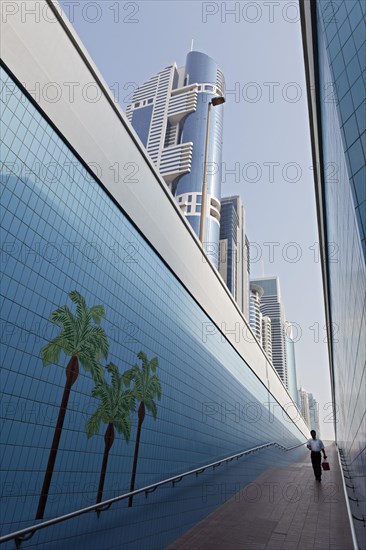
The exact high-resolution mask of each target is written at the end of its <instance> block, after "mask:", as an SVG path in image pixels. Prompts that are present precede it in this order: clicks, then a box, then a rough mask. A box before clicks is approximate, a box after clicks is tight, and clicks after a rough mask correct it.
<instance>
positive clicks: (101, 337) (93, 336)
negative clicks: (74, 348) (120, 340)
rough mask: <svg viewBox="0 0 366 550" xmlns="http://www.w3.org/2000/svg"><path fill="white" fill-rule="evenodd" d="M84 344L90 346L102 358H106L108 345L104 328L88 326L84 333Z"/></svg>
mask: <svg viewBox="0 0 366 550" xmlns="http://www.w3.org/2000/svg"><path fill="white" fill-rule="evenodd" d="M86 342H87V343H88V345H92V346H93V347H94V349H95V350H96V351H98V352H100V354H101V356H102V357H107V355H108V351H109V343H108V337H107V334H106V332H105V330H104V328H102V327H91V326H89V328H88V331H87V332H86Z"/></svg>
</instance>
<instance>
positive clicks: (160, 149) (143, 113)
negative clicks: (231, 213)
mask: <svg viewBox="0 0 366 550" xmlns="http://www.w3.org/2000/svg"><path fill="white" fill-rule="evenodd" d="M223 93H224V76H223V74H222V72H221V70H220V69H219V68H218V66H217V64H216V63H215V61H214V60H213V59H212V58H211V57H209V56H208V55H206V54H204V53H201V52H196V51H191V52H189V53H188V55H187V58H186V64H185V66H184V67H177V65H176V64H175V63H174V64H173V65H171V66H169V67H166V68H165V69H164V70H163V71H161V72H159V73H158V74H157V75H155V76H153V77H152V78H150V79H149V80H148V81H147V82H145V83H144V84H142V85H141V86H139V87H138V88H137V89H136V90H135V91H134V93H133V96H132V103H131V104H130V105H128V107H127V109H126V115H127V117H128V119H129V120H130V122H131V124H132V126H133V127H134V129H135V130H136V132H137V134H138V135H139V137H140V139H141V141H142V143H143V144H144V146H145V147H146V150H147V151H148V153H149V154H150V156H151V158H152V160H153V162H154V164H155V166H156V167H157V169H158V170H159V172H160V173H161V175H162V176H163V178H164V179H165V181H166V182H167V184H168V185H169V188H170V189H171V191H172V193H173V195H174V196H175V197H176V200H177V201H178V203H179V205H180V208H181V210H182V212H183V213H184V215H185V216H186V218H187V220H188V222H189V223H190V225H191V226H192V228H193V230H194V231H195V233H196V235H197V236H198V235H199V230H200V219H201V206H202V204H201V203H202V183H203V177H204V164H205V148H206V140H207V139H208V153H207V176H206V177H207V204H208V206H207V211H206V212H207V213H206V220H205V235H204V241H205V243H207V244H206V251H207V253H208V255H209V256H210V258H211V259H212V261H213V263H214V265H215V266H216V267H217V266H218V254H219V236H220V197H221V166H222V131H223V107H222V106H220V105H219V106H216V107H215V108H213V109H211V116H210V127H209V128H207V117H208V106H209V103H210V101H211V100H212V99H213V98H215V97H219V96H223ZM206 132H207V134H208V135H206Z"/></svg>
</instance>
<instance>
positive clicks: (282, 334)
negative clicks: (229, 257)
mask: <svg viewBox="0 0 366 550" xmlns="http://www.w3.org/2000/svg"><path fill="white" fill-rule="evenodd" d="M251 283H253V285H257V286H259V287H261V288H262V289H263V294H262V296H261V297H260V310H261V313H262V315H265V316H268V317H269V318H270V320H271V332H272V361H273V366H274V368H275V369H276V371H277V372H278V374H279V376H280V378H281V380H282V382H283V383H284V385H285V386H286V387H288V380H287V354H286V327H285V311H284V307H283V304H282V303H281V293H280V282H279V279H278V277H257V278H253V279H251Z"/></svg>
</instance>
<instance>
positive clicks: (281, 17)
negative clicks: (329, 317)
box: [60, 0, 333, 439]
mask: <svg viewBox="0 0 366 550" xmlns="http://www.w3.org/2000/svg"><path fill="white" fill-rule="evenodd" d="M60 3H61V5H62V6H63V8H64V10H65V13H66V14H67V16H68V17H69V19H70V20H71V22H72V24H73V26H74V27H75V29H76V31H77V33H78V34H79V36H80V38H81V40H82V41H83V43H84V45H85V46H86V48H87V50H88V52H89V54H90V56H91V57H92V58H93V60H94V62H95V63H96V65H97V67H98V68H99V70H100V72H101V73H102V75H103V77H104V79H105V81H106V82H107V83H108V85H109V86H110V87H111V88H112V89H113V90H114V93H115V95H116V97H118V99H119V103H120V105H121V107H122V109H125V108H126V105H127V104H128V103H129V102H130V100H131V93H132V92H133V90H134V89H135V88H136V86H137V85H139V84H141V83H142V82H144V81H145V80H147V79H148V78H149V77H151V76H153V75H154V74H156V73H157V72H158V71H160V70H161V69H163V68H164V67H166V66H167V65H170V64H171V63H172V62H174V61H176V62H177V64H178V66H181V65H184V64H185V57H186V54H187V53H188V51H189V50H190V48H191V41H192V39H194V49H195V50H198V51H202V52H205V53H207V54H208V55H210V56H211V57H213V58H214V59H215V60H216V61H217V63H218V65H219V66H220V68H221V69H222V71H223V72H224V75H225V79H226V104H225V107H224V108H225V114H224V149H223V161H224V164H223V186H222V194H223V195H229V194H239V195H240V196H241V197H242V200H243V203H244V206H245V210H246V232H247V235H248V238H249V240H250V241H251V243H252V247H251V255H252V258H253V261H252V263H251V272H252V275H254V276H260V275H278V276H279V278H280V286H281V293H282V301H283V304H284V306H285V310H286V317H287V319H288V320H289V321H292V322H294V323H295V334H294V336H295V338H296V340H297V344H296V350H295V353H296V361H297V373H298V383H299V384H300V383H301V384H302V386H303V387H304V388H305V389H306V390H307V391H308V392H312V393H313V394H314V396H315V398H316V399H318V401H319V403H320V413H321V432H322V437H323V438H324V439H326V438H333V429H332V424H331V422H330V418H331V408H330V386H329V370H328V356H327V345H326V342H325V340H326V331H325V318H324V306H323V296H322V285H321V270H320V263H319V246H318V233H317V226H316V211H315V198H314V186H313V172H312V169H311V164H312V162H311V150H310V138H309V129H308V118H307V103H306V88H305V77H304V67H303V56H302V43H301V32H300V21H299V19H300V18H299V8H298V3H297V2H296V1H286V0H278V1H273V2H272V1H270V0H268V1H264V0H256V1H255V2H254V1H241V2H221V1H220V2H201V1H196V0H190V1H187V0H186V1H177V0H174V1H169V0H167V1H156V0H145V1H136V2H135V1H133V2H129V1H128V2H125V1H119V0H117V1H116V0H101V1H88V0H81V1H79V2H75V1H69V0H60ZM254 260H255V261H254Z"/></svg>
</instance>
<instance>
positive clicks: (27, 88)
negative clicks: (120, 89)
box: [0, 0, 307, 550]
mask: <svg viewBox="0 0 366 550" xmlns="http://www.w3.org/2000/svg"><path fill="white" fill-rule="evenodd" d="M44 5H46V2H44ZM37 6H39V1H38V0H28V2H27V9H32V8H33V9H37ZM47 7H48V8H49V10H50V12H49V14H50V13H52V14H53V16H54V18H52V19H51V18H50V17H48V18H47V19H45V18H44V19H42V20H41V21H36V19H35V18H34V17H33V18H32V17H31V18H29V19H27V22H26V23H24V21H23V20H22V14H21V12H20V11H19V12H18V13H14V14H13V16H12V17H9V18H8V20H7V22H3V21H2V28H1V32H2V38H3V48H2V60H1V74H0V91H1V98H0V99H1V113H2V115H1V116H2V136H1V138H2V144H1V145H2V146H1V193H2V200H1V205H2V210H1V227H2V249H1V263H2V271H3V282H2V285H1V326H2V351H3V365H2V373H1V374H2V384H1V388H2V392H3V397H2V407H1V416H2V418H1V423H2V437H1V453H2V461H1V462H2V478H1V490H2V499H3V500H2V525H1V535H5V534H8V533H11V532H14V531H16V530H18V529H21V528H25V527H28V526H31V525H34V524H35V523H36V520H35V517H36V510H37V504H38V502H39V498H40V493H41V490H42V482H43V480H44V477H45V471H46V468H47V457H48V454H49V450H50V447H51V445H52V441H53V436H54V433H55V427H56V422H57V418H58V414H59V410H60V405H61V402H62V401H61V400H62V396H63V391H64V387H65V367H66V365H67V362H68V357H67V356H65V355H64V354H63V353H62V354H61V355H60V356H59V357H58V358H56V357H54V358H53V362H52V364H49V365H48V366H43V364H42V358H41V349H42V347H43V346H44V345H46V344H47V343H49V342H50V341H52V340H53V339H55V338H56V336H57V335H58V333H59V327H58V326H57V323H55V322H51V321H50V316H51V314H52V312H54V311H56V310H57V309H58V308H62V306H64V305H67V306H68V307H69V308H70V310H71V311H72V313H77V310H75V309H74V306H73V304H72V302H71V300H70V299H69V297H68V295H69V293H70V292H72V291H75V290H76V291H77V292H79V293H80V294H81V295H82V296H83V297H84V298H85V300H86V304H87V305H88V306H89V307H91V306H93V305H95V304H101V305H103V307H104V309H105V318H103V319H102V321H101V327H102V328H103V329H104V330H105V333H106V335H107V338H108V341H109V352H108V356H107V358H105V361H104V359H101V360H100V362H101V364H102V366H103V369H104V364H105V363H107V362H108V363H109V362H113V363H114V364H115V365H116V366H117V367H118V369H119V371H120V373H124V372H125V370H126V369H129V368H130V367H131V366H132V365H133V364H134V363H136V362H137V353H139V352H140V351H141V350H142V351H143V352H145V353H146V355H147V356H148V358H149V359H150V358H152V357H157V358H158V362H159V364H158V368H157V375H158V377H159V380H160V383H161V389H162V395H161V399H160V400H159V399H156V404H157V418H156V420H154V419H153V416H152V415H151V414H149V413H148V414H146V418H145V421H144V425H143V428H142V432H141V439H140V448H139V458H138V464H137V474H136V485H135V487H136V488H141V487H144V486H146V485H147V484H149V483H155V482H158V481H161V480H163V479H166V478H168V477H170V476H172V475H178V474H180V473H182V472H185V471H187V470H191V469H192V468H197V467H201V466H203V465H205V464H207V463H210V462H212V461H215V460H216V459H217V460H220V459H221V458H223V457H226V456H229V455H231V454H234V453H237V452H240V451H243V450H246V449H250V448H253V447H255V446H257V445H261V444H263V443H269V442H278V443H280V444H281V445H284V446H285V447H287V448H289V447H292V446H294V445H298V444H301V443H303V442H304V441H305V439H306V436H307V433H306V426H305V425H304V422H303V420H302V419H301V418H298V415H297V413H296V410H294V409H293V408H291V407H289V400H288V394H287V392H286V391H285V389H284V387H283V385H282V383H281V381H280V379H279V377H278V375H277V373H276V372H275V370H274V369H273V368H272V367H271V365H270V364H269V363H268V361H267V360H266V357H265V355H264V353H263V351H262V350H261V348H260V346H259V345H257V344H256V342H250V343H248V342H247V341H245V340H244V339H243V338H241V337H240V338H237V334H238V333H237V331H234V332H233V330H231V328H232V324H233V325H234V326H235V327H236V326H238V328H239V331H241V329H242V328H243V326H244V325H245V319H244V317H243V316H242V314H241V313H240V312H239V310H238V308H237V307H236V306H235V304H234V303H233V300H232V296H231V295H230V293H229V291H228V289H227V287H226V285H224V283H223V282H222V279H221V278H220V277H219V276H218V274H217V271H216V270H215V268H214V267H213V266H212V265H211V263H210V262H206V263H205V262H202V248H201V246H200V243H199V242H198V239H196V238H195V236H194V234H193V231H192V229H191V228H190V227H189V225H188V224H187V223H185V219H184V217H183V215H182V213H181V211H180V209H179V207H178V205H177V204H176V202H175V200H174V199H173V197H172V196H171V193H170V192H169V190H168V189H167V186H166V183H165V182H164V181H163V180H162V178H161V177H160V175H159V173H158V172H157V171H156V169H155V167H154V165H153V164H152V163H151V160H150V158H149V157H148V155H147V154H146V152H145V150H144V149H143V147H142V146H141V145H140V142H139V140H137V139H136V137H135V132H134V131H133V129H132V128H131V127H130V124H129V123H128V121H127V120H126V119H125V117H124V115H123V113H122V112H121V111H120V109H119V107H118V106H117V105H116V104H115V102H114V100H113V97H112V94H111V92H110V91H108V89H107V88H106V87H104V85H103V79H102V78H101V76H100V75H99V73H98V71H97V69H96V68H95V66H94V65H93V64H92V62H91V61H90V58H89V56H88V55H87V52H86V51H85V49H84V47H83V45H82V44H81V42H80V41H79V39H78V37H77V36H76V35H75V32H74V31H73V29H72V28H71V26H70V25H69V23H68V22H67V20H66V18H65V17H62V16H61V15H60V13H59V11H58V9H56V7H55V5H54V3H53V2H51V1H50V2H47ZM44 44H48V48H45V47H44ZM50 51H52V56H50V55H49V52H50ZM75 81H78V82H79V83H80V87H81V88H82V87H85V86H90V83H91V82H93V85H94V86H96V87H97V88H98V90H99V91H100V100H99V101H98V102H88V101H86V100H85V95H84V96H83V95H82V94H80V96H77V94H76V95H75V98H74V100H73V101H71V99H70V97H69V96H68V95H64V96H63V97H62V98H61V99H60V101H58V102H51V101H47V99H46V95H45V94H44V93H40V94H39V95H37V94H35V93H34V90H35V89H36V90H37V89H40V90H43V91H44V90H45V89H46V87H47V86H50V83H51V84H54V83H63V82H75ZM37 87H38V88H37ZM118 166H119V167H120V171H121V173H120V178H118V175H119V174H118V173H117V172H116V167H118ZM131 168H132V169H133V174H134V176H133V177H132V176H131V172H132V170H131ZM131 178H132V179H131ZM116 180H117V181H116ZM149 204H155V205H159V215H157V214H156V212H155V211H151V210H149V209H148V208H146V205H149ZM166 227H169V232H170V234H169V237H170V238H169V239H167V234H166ZM177 243H179V244H180V247H179V249H177ZM187 257H189V258H190V262H189V266H187V261H186V258H187ZM202 281H204V285H202ZM212 296H214V297H215V300H212ZM62 311H63V312H64V314H65V315H66V312H67V311H68V310H66V309H65V308H64V309H63V310H62ZM53 320H54V321H57V317H56V318H55V317H53ZM103 371H104V372H105V374H104V376H105V379H106V382H107V383H108V384H111V383H112V382H113V380H111V378H110V376H109V375H108V372H107V371H106V370H105V369H104V370H103ZM94 386H95V381H94V379H93V377H92V376H91V374H90V372H89V371H88V370H84V369H83V368H81V367H80V373H79V376H78V378H77V380H76V381H75V383H74V385H73V386H72V388H71V391H70V397H69V402H68V407H67V410H66V414H65V419H64V423H63V426H62V429H61V432H60V440H59V446H58V452H57V457H56V460H55V463H54V468H53V477H52V481H51V484H50V488H49V492H48V500H47V503H46V507H45V513H44V520H47V519H49V518H55V517H57V516H60V515H62V514H66V513H68V512H72V511H74V510H78V509H81V508H84V507H87V506H89V505H91V504H94V503H95V502H96V496H97V490H98V480H99V476H100V474H101V466H102V462H103V457H104V446H105V440H104V432H105V427H106V426H105V425H104V424H103V422H102V423H101V425H100V428H99V431H98V430H97V431H96V434H95V435H94V436H93V437H91V438H88V437H87V433H86V424H87V422H88V420H89V419H90V417H91V415H93V413H94V412H95V410H96V408H97V406H98V404H99V401H98V399H97V398H96V396H95V393H94V394H93V389H94ZM131 422H132V428H131V438H130V442H129V443H127V442H126V441H125V440H124V438H123V437H122V436H121V435H119V434H117V433H116V434H115V440H114V443H113V446H112V447H111V450H110V452H109V458H108V468H107V471H106V473H105V480H104V490H103V499H108V498H110V497H114V496H117V495H120V494H123V493H126V492H127V491H128V490H129V487H130V480H131V471H132V461H133V456H134V444H135V441H136V433H137V413H136V412H134V413H132V412H131ZM306 453H307V451H306V450H305V449H303V448H297V449H294V450H290V451H289V452H287V453H286V452H284V451H283V450H282V449H279V448H276V447H273V446H272V447H270V448H268V449H267V450H263V451H260V452H258V453H256V454H255V455H253V456H252V455H250V456H249V457H247V458H245V459H243V460H242V461H240V460H239V461H237V462H236V461H235V462H233V463H232V464H231V466H229V465H228V467H227V468H220V469H217V471H216V470H215V471H213V470H212V469H211V470H207V471H205V472H203V473H202V474H201V475H200V476H198V477H197V478H196V477H195V476H192V477H191V478H190V479H183V480H182V481H181V482H180V483H179V484H178V485H177V486H176V487H172V486H171V485H169V486H168V485H167V486H165V487H164V488H161V489H159V490H157V491H155V492H154V493H151V494H149V495H148V498H147V499H145V497H144V495H139V496H136V497H135V498H134V502H133V506H132V507H131V508H128V507H127V502H126V500H124V501H121V502H120V503H118V504H115V505H114V506H112V507H111V508H110V509H109V510H108V511H103V512H102V513H101V514H100V516H99V517H98V516H97V514H95V513H88V514H85V515H82V516H78V517H77V518H75V519H73V520H69V521H67V522H66V523H62V524H59V525H56V526H53V527H48V528H46V529H43V530H42V531H38V532H37V533H36V534H35V535H34V536H33V537H32V538H31V539H30V540H28V541H24V542H23V543H22V544H23V547H24V548H25V547H27V548H35V547H36V548H37V549H44V550H46V549H47V550H56V549H60V550H61V549H64V548H78V549H80V550H83V549H85V550H86V549H88V550H94V549H95V550H100V549H101V548H103V549H104V550H107V549H109V548H110V549H111V548H113V547H114V548H115V547H116V545H117V546H119V547H121V546H122V545H123V548H124V549H126V550H136V549H137V548H141V549H143V548H146V547H147V546H148V548H149V550H154V549H158V548H162V547H164V546H166V545H167V544H168V543H169V542H171V541H173V540H174V539H176V538H177V537H179V536H180V535H181V534H182V533H183V532H185V531H187V530H188V529H189V528H190V527H192V526H193V525H194V524H196V523H197V522H198V521H200V520H201V519H202V518H203V517H205V516H207V515H208V514H209V513H210V512H211V511H212V510H214V509H215V508H216V507H217V506H219V505H220V504H222V503H223V502H225V500H227V499H228V498H230V496H232V494H234V493H235V492H237V491H238V490H240V488H241V487H243V486H245V485H246V484H248V483H249V482H250V481H251V480H253V479H255V478H256V477H257V476H258V475H259V474H260V473H261V472H262V471H264V470H265V469H266V468H268V467H271V466H272V465H273V464H274V463H276V464H283V465H285V464H288V463H289V462H291V461H295V460H297V459H299V457H301V456H304V454H306ZM222 488H223V489H224V490H222ZM13 547H14V541H11V542H9V543H7V544H5V545H4V548H13Z"/></svg>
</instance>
